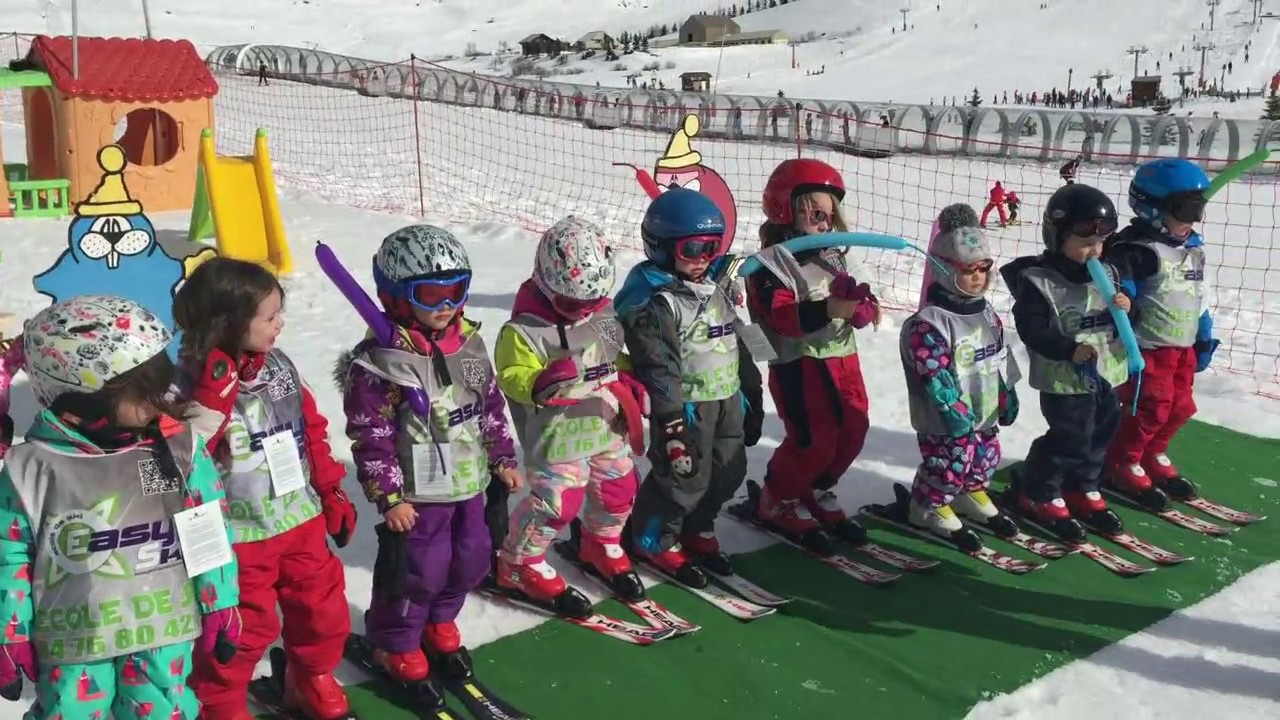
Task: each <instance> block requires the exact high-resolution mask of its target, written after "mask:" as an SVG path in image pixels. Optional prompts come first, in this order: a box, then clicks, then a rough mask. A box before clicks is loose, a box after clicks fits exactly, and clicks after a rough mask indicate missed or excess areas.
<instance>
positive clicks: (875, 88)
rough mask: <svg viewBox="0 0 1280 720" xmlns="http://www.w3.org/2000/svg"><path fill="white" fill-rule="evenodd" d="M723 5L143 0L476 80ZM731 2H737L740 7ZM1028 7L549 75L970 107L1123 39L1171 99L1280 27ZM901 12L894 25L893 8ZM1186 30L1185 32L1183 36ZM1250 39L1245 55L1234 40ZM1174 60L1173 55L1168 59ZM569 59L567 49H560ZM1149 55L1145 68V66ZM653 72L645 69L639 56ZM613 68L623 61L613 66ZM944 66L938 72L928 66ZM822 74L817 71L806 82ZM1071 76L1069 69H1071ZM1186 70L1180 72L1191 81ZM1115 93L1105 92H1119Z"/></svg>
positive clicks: (127, 3) (1267, 60) (1232, 81)
mask: <svg viewBox="0 0 1280 720" xmlns="http://www.w3.org/2000/svg"><path fill="white" fill-rule="evenodd" d="M730 4H731V2H730V0H559V1H558V2H554V3H546V2H520V1H517V0H382V1H381V2H378V3H376V4H375V3H368V2H365V1H364V0H271V1H269V2H264V1H261V0H216V1H215V0H150V2H149V5H150V8H151V16H152V27H153V31H154V33H155V34H156V35H157V36H162V37H186V38H190V39H192V40H193V41H195V42H196V43H197V44H198V45H199V46H200V47H201V48H203V49H212V48H213V47H215V46H218V45H230V44H236V43H245V42H263V43H275V44H281V45H294V46H298V47H318V48H320V49H323V50H328V51H331V52H337V53H342V54H346V55H355V56H357V57H364V58H370V59H374V60H388V61H391V60H403V59H406V58H408V56H409V55H410V54H416V55H417V56H418V57H420V58H444V57H446V56H450V55H453V56H457V59H455V60H453V61H449V62H448V63H447V64H448V65H450V66H451V67H455V68H457V69H462V70H468V71H471V72H479V73H484V74H495V75H507V74H509V66H510V61H511V60H512V59H513V56H504V57H500V58H497V59H496V64H495V58H493V57H484V56H482V57H476V58H464V57H462V56H463V54H464V53H465V52H466V51H467V47H468V45H470V44H474V46H475V49H476V51H478V52H484V53H492V52H495V51H497V49H498V47H499V43H502V42H505V43H507V45H508V46H509V47H510V48H511V49H512V50H514V51H517V52H518V50H519V45H518V42H519V41H520V40H521V39H522V38H524V37H525V36H527V35H530V34H533V33H537V32H543V33H547V34H548V35H552V36H554V37H560V38H562V39H564V40H567V41H569V42H573V41H575V40H577V39H578V38H579V37H580V36H581V35H583V34H584V33H586V32H589V31H593V30H604V31H606V32H608V33H610V34H611V35H612V36H613V37H615V38H616V37H618V36H619V35H620V34H621V33H622V32H623V31H631V32H637V31H639V32H643V31H645V30H647V28H648V27H649V26H650V25H653V24H664V23H665V24H667V25H675V24H678V23H682V22H684V20H685V19H686V18H687V17H688V16H689V15H690V14H693V13H698V12H714V11H715V10H716V9H717V8H719V7H728V6H729V5H730ZM738 4H739V5H742V4H744V3H743V2H738ZM1040 4H1041V3H1040V2H1038V1H1037V2H1032V1H1031V0H964V1H963V2H960V1H958V0H947V1H943V2H937V0H934V1H932V2H931V1H929V0H914V1H908V2H886V1H885V0H792V2H790V3H788V4H786V5H780V6H778V7H776V8H773V9H768V10H763V11H759V12H753V13H748V14H746V15H742V16H740V17H738V18H736V22H737V23H738V24H739V25H740V26H741V29H742V30H743V31H744V32H749V31H755V30H770V29H778V30H782V31H784V32H786V33H787V34H788V36H789V37H791V38H792V39H797V40H798V39H802V38H805V37H807V36H808V35H809V34H810V33H812V34H815V35H816V36H817V39H816V40H815V41H813V42H805V43H802V44H800V45H798V46H797V47H796V48H795V60H796V63H797V66H796V67H795V68H793V67H792V48H790V47H788V46H787V45H767V46H747V47H730V48H724V49H723V50H721V49H718V48H664V49H652V50H651V51H650V52H649V53H635V54H632V55H627V56H624V57H623V58H622V59H621V61H620V62H619V63H613V62H607V61H605V60H604V59H603V58H602V57H601V56H600V55H597V56H596V57H595V58H592V59H589V60H585V61H578V60H576V59H575V60H573V61H572V62H569V63H568V64H567V65H565V66H557V65H555V64H554V63H553V62H552V61H550V60H547V61H545V62H544V63H542V66H543V67H544V68H545V69H546V70H548V71H551V72H558V73H575V74H573V75H565V76H564V77H563V79H564V80H567V81H573V82H585V83H587V84H592V83H595V82H599V83H601V84H602V85H613V86H618V87H623V86H625V85H626V76H627V75H629V74H632V73H641V74H642V77H641V80H642V81H651V80H661V81H662V82H663V83H664V84H665V85H666V86H667V87H679V75H680V73H682V72H686V71H705V72H711V73H712V74H713V76H714V79H715V83H716V85H715V86H716V89H717V90H718V91H720V92H729V93H743V94H762V95H773V94H774V93H776V92H777V91H778V90H779V89H781V90H783V91H785V93H786V94H787V96H788V97H795V98H832V99H843V100H860V101H890V100H892V101H894V102H898V103H920V104H923V103H926V102H929V101H930V100H933V101H935V102H939V103H941V102H943V98H944V97H945V98H950V97H953V96H958V97H959V98H960V99H961V101H962V102H963V100H964V99H965V98H967V97H968V95H969V94H970V93H971V92H972V91H973V89H974V88H975V87H977V88H978V89H979V90H980V92H981V95H982V98H983V104H984V105H991V104H993V103H992V99H993V98H992V96H993V94H994V93H1000V92H1004V91H1007V92H1009V93H1010V94H1012V93H1013V91H1014V90H1021V91H1023V92H1026V93H1030V92H1032V91H1036V92H1038V93H1040V94H1043V93H1044V92H1045V91H1048V90H1050V89H1053V88H1057V89H1059V90H1066V89H1067V87H1068V85H1070V87H1072V88H1076V89H1083V88H1084V87H1086V86H1089V85H1092V84H1093V83H1094V81H1093V80H1092V79H1091V76H1092V75H1094V74H1095V73H1097V72H1099V71H1104V70H1105V71H1107V72H1109V73H1111V74H1112V75H1113V77H1111V78H1109V79H1107V80H1106V81H1105V83H1104V86H1105V88H1106V89H1107V90H1108V91H1112V92H1114V91H1116V90H1117V89H1118V88H1120V87H1121V86H1123V87H1124V88H1125V91H1127V88H1128V86H1129V81H1130V80H1131V79H1132V76H1133V67H1134V66H1133V56H1131V55H1128V54H1126V52H1125V51H1126V49H1127V48H1129V47H1130V46H1133V45H1134V44H1135V43H1136V44H1137V45H1139V46H1145V47H1147V48H1148V50H1149V52H1148V53H1147V54H1144V55H1142V56H1141V58H1140V62H1139V73H1140V74H1161V73H1163V75H1164V81H1163V86H1162V87H1163V88H1164V90H1165V93H1166V94H1168V95H1171V96H1176V94H1177V79H1176V78H1175V77H1173V76H1172V75H1171V74H1170V73H1172V72H1173V71H1174V70H1176V69H1177V68H1178V67H1179V66H1188V67H1190V68H1192V69H1193V70H1196V71H1198V70H1199V68H1200V60H1201V55H1200V53H1199V52H1197V51H1195V50H1194V45H1195V43H1196V42H1203V41H1206V40H1207V41H1209V42H1211V43H1212V44H1213V45H1214V48H1213V49H1212V50H1209V51H1207V53H1206V54H1205V74H1206V76H1207V78H1206V81H1209V80H1212V79H1214V78H1219V79H1221V78H1222V77H1223V71H1224V70H1225V66H1226V64H1227V63H1228V62H1231V63H1233V65H1234V67H1233V68H1232V72H1231V73H1230V74H1229V75H1226V76H1225V79H1226V83H1225V87H1227V88H1228V89H1239V90H1243V89H1245V88H1253V89H1255V90H1257V89H1258V88H1260V87H1262V86H1263V85H1264V84H1266V83H1267V82H1269V81H1270V79H1271V76H1272V75H1273V74H1274V73H1275V72H1276V71H1277V70H1280V42H1278V41H1277V38H1278V37H1280V36H1278V35H1277V33H1278V32H1280V23H1276V22H1275V21H1272V20H1263V21H1262V22H1261V24H1259V25H1253V24H1252V23H1251V22H1250V21H1251V20H1252V18H1253V14H1252V9H1251V8H1252V2H1251V0H1222V2H1221V3H1220V4H1219V5H1218V6H1217V11H1216V12H1217V15H1216V21H1215V23H1214V31H1213V32H1209V31H1208V30H1207V29H1205V30H1202V29H1201V28H1200V25H1201V23H1204V25H1205V28H1207V27H1208V21H1209V17H1208V15H1209V13H1208V8H1207V7H1206V6H1205V3H1204V2H1203V1H1202V0H1125V1H1124V2H1121V3H1117V2H1112V1H1111V0H1048V2H1046V3H1045V4H1046V5H1047V8H1046V9H1043V10H1041V9H1039V6H1040ZM70 5H71V3H70V1H69V0H3V2H0V10H2V11H3V13H2V14H0V17H3V21H0V24H3V28H0V29H2V30H5V31H17V32H33V33H63V34H69V33H70V31H71V15H70ZM903 7H909V8H910V9H911V12H910V13H909V14H908V15H907V24H908V27H909V28H910V29H909V30H908V31H907V32H903V31H902V15H901V14H900V13H899V9H900V8H903ZM80 31H81V32H83V33H86V34H98V35H113V34H118V35H140V34H142V33H143V31H144V26H143V20H142V13H141V4H140V3H139V2H137V0H93V2H82V3H80ZM1193 38H1194V39H1193ZM1246 41H1252V51H1251V53H1250V56H1249V62H1247V63H1246V62H1245V60H1244V44H1245V42H1246ZM1170 53H1172V54H1173V57H1172V59H1170V56H1169V54H1170ZM572 57H574V58H576V56H572ZM1157 60H1159V61H1160V68H1159V69H1158V70H1157V68H1156V61H1157ZM651 64H652V65H654V66H655V67H657V70H656V71H648V70H644V68H645V66H647V65H651ZM618 66H622V67H625V69H624V70H618V69H615V68H616V67H618ZM939 66H945V67H946V68H947V71H946V72H938V67H939ZM823 67H825V73H823V74H821V75H807V74H806V73H808V72H816V71H818V70H820V69H822V68H823ZM1068 70H1072V71H1074V72H1072V73H1071V74H1070V76H1069V74H1068ZM1194 81H1195V76H1192V77H1191V78H1189V82H1192V83H1194ZM1123 95H1124V92H1119V93H1116V96H1117V99H1119V98H1120V97H1122V96H1123ZM1261 108H1262V99H1261V98H1253V99H1251V100H1244V101H1241V102H1237V103H1229V102H1222V101H1210V100H1204V101H1193V102H1189V103H1188V104H1187V106H1186V108H1185V109H1179V111H1178V112H1179V114H1185V113H1186V112H1187V111H1191V112H1194V113H1195V115H1197V116H1200V117H1204V116H1207V115H1210V114H1211V113H1212V112H1214V111H1219V112H1221V114H1222V116H1223V117H1245V118H1257V117H1258V116H1259V115H1260V114H1261Z"/></svg>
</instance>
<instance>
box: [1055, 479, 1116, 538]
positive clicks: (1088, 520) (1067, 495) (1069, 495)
mask: <svg viewBox="0 0 1280 720" xmlns="http://www.w3.org/2000/svg"><path fill="white" fill-rule="evenodd" d="M1062 499H1063V500H1065V501H1066V503H1067V507H1068V508H1070V509H1071V514H1072V515H1074V516H1076V517H1078V518H1080V521H1081V522H1083V523H1084V524H1085V525H1086V526H1087V527H1090V528H1092V529H1094V530H1096V531H1098V532H1100V533H1102V534H1103V535H1117V534H1119V533H1122V532H1124V522H1123V521H1122V520H1120V516H1119V515H1116V513H1115V511H1114V510H1112V509H1111V508H1109V507H1107V501H1106V500H1104V499H1103V498H1102V493H1100V492H1098V491H1097V490H1090V491H1088V492H1079V491H1068V492H1064V493H1063V494H1062Z"/></svg>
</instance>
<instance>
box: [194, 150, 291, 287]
mask: <svg viewBox="0 0 1280 720" xmlns="http://www.w3.org/2000/svg"><path fill="white" fill-rule="evenodd" d="M199 172H200V178H199V180H200V181H199V182H197V184H196V198H195V203H194V204H193V206H192V217H191V228H192V232H191V239H192V240H200V239H204V238H205V237H208V236H209V235H210V234H213V235H215V236H216V237H217V246H218V254H219V255H221V256H223V257H229V258H236V259H238V260H247V261H249V262H255V263H258V264H259V265H262V266H264V267H266V268H268V269H269V270H271V271H272V272H273V273H275V274H276V275H283V274H287V273H289V272H292V271H293V257H292V256H291V255H290V254H289V243H288V241H287V240H286V239H285V235H284V223H283V222H282V221H281V220H280V202H279V200H278V198H277V197H276V181H275V176H274V175H273V174H272V172H271V150H270V148H268V146H267V131H266V129H264V128H259V129H258V134H257V137H256V138H254V142H253V155H251V156H248V157H233V156H221V155H218V154H217V153H216V151H215V150H214V145H213V131H211V130H209V129H207V128H206V129H205V130H204V132H202V133H201V135H200V171H199ZM210 218H211V219H212V227H211V228H210V227H209V223H208V221H207V220H208V219H210ZM210 231H212V232H210Z"/></svg>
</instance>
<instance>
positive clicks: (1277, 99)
mask: <svg viewBox="0 0 1280 720" xmlns="http://www.w3.org/2000/svg"><path fill="white" fill-rule="evenodd" d="M1262 119H1263V120H1280V95H1276V91H1275V90H1272V91H1271V95H1270V96H1269V97H1268V98H1267V105H1266V107H1265V108H1264V109H1263V112H1262Z"/></svg>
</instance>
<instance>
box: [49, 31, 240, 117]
mask: <svg viewBox="0 0 1280 720" xmlns="http://www.w3.org/2000/svg"><path fill="white" fill-rule="evenodd" d="M79 44H80V77H79V78H77V77H75V76H74V74H73V73H72V52H71V38H69V37H48V36H45V35H41V36H40V37H37V38H36V39H35V41H34V42H32V43H31V56H33V57H35V58H38V59H39V61H40V64H41V65H43V66H44V68H45V70H46V71H47V72H48V73H49V78H50V79H51V80H53V86H54V87H56V88H58V90H60V91H62V92H63V93H65V94H67V95H69V96H72V97H79V98H91V99H95V100H114V101H117V102H176V101H179V100H197V99H200V98H211V97H213V96H214V95H217V94H218V83H217V81H216V80H214V79H213V75H212V74H211V73H210V72H209V68H208V67H206V66H205V64H204V61H203V60H201V59H200V54H199V53H197V52H196V48H195V46H194V45H192V44H191V42H190V41H189V40H148V39H146V38H114V37H113V38H100V37H82V38H80V43H79Z"/></svg>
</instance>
